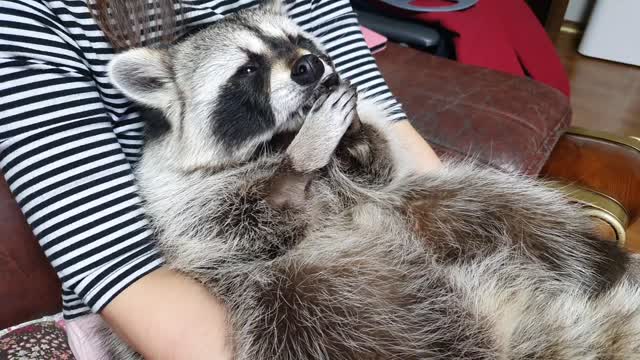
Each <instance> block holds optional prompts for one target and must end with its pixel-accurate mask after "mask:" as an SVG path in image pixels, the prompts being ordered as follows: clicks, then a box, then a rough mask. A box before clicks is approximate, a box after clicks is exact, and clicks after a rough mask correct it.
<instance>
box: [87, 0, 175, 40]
mask: <svg viewBox="0 0 640 360" xmlns="http://www.w3.org/2000/svg"><path fill="white" fill-rule="evenodd" d="M90 6H91V13H92V15H93V16H94V18H95V19H96V21H97V22H98V25H99V26H100V28H101V29H102V31H103V32H104V33H105V35H106V36H107V38H108V39H109V41H110V42H111V44H112V45H113V47H114V48H116V49H119V50H122V49H127V48H132V47H137V46H144V45H147V41H149V40H153V41H155V42H160V43H170V42H172V41H173V40H175V37H176V36H177V26H178V23H179V18H180V15H181V14H180V11H179V10H176V9H179V8H180V7H179V0H94V1H92V2H91V5H90ZM151 34H153V35H154V36H153V39H150V36H151ZM143 39H146V41H143Z"/></svg>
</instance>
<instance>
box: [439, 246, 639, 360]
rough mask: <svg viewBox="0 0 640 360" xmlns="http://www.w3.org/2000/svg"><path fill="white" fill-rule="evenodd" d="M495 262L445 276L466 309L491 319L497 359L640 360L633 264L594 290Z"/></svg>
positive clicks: (527, 268) (525, 266)
mask: <svg viewBox="0 0 640 360" xmlns="http://www.w3.org/2000/svg"><path fill="white" fill-rule="evenodd" d="M493 260H497V261H495V262H492V263H489V262H487V261H484V262H479V263H476V264H475V265H471V266H462V267H459V268H457V269H455V270H452V271H451V273H450V274H451V275H452V277H451V278H452V279H453V281H452V284H453V286H454V287H456V288H458V289H460V290H462V291H461V293H462V294H464V295H463V296H462V297H463V298H464V300H462V301H463V302H464V303H465V306H467V307H469V308H471V313H473V314H475V315H476V318H477V319H484V320H486V321H487V322H488V326H486V327H485V328H487V329H491V330H490V332H492V335H490V338H493V339H494V340H493V341H495V344H494V349H495V352H496V353H497V354H496V355H497V356H496V358H497V359H510V360H525V359H544V360H574V359H575V360H578V359H580V360H583V359H584V360H596V359H597V360H604V359H606V360H619V359H620V360H621V359H640V286H639V281H638V278H637V274H636V271H635V269H634V268H633V267H634V266H635V261H636V260H635V259H634V260H632V264H631V265H630V267H629V270H628V271H627V273H625V274H624V275H623V277H622V278H621V279H620V280H619V281H618V282H616V284H614V285H613V286H612V287H611V288H609V289H608V290H605V291H602V292H599V293H594V292H592V291H589V290H588V289H586V288H584V287H582V286H575V285H571V284H569V283H566V282H564V281H562V280H561V279H557V278H555V276H554V275H550V274H549V273H546V272H544V271H541V270H540V269H539V268H538V269H536V267H535V266H533V265H530V264H521V265H516V264H514V263H511V264H507V263H505V262H503V261H501V260H504V258H502V259H500V255H496V256H494V257H493ZM489 261H491V260H489ZM505 267H506V268H508V269H505ZM505 270H507V271H505ZM511 276H512V277H511ZM505 277H506V278H505ZM509 277H511V278H509Z"/></svg>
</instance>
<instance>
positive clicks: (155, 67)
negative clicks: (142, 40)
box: [107, 48, 175, 109]
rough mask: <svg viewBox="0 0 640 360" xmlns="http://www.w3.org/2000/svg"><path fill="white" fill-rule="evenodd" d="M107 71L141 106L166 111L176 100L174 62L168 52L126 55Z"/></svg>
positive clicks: (137, 51)
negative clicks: (172, 67)
mask: <svg viewBox="0 0 640 360" xmlns="http://www.w3.org/2000/svg"><path fill="white" fill-rule="evenodd" d="M107 71H108V73H109V78H110V79H111V83H112V84H113V85H114V86H115V87H117V88H118V89H120V91H122V92H123V93H124V94H125V95H126V96H127V97H129V98H130V99H132V100H134V101H136V102H139V103H140V104H143V105H146V106H149V107H152V108H156V109H164V108H165V107H166V106H167V105H168V104H169V103H170V102H171V101H172V100H173V99H174V98H175V88H174V83H173V75H172V73H173V72H172V69H171V60H170V58H169V52H168V50H166V49H148V48H139V49H133V50H129V51H126V52H124V53H121V54H118V55H116V56H115V57H114V58H113V59H112V60H111V62H110V63H109V66H108V70H107Z"/></svg>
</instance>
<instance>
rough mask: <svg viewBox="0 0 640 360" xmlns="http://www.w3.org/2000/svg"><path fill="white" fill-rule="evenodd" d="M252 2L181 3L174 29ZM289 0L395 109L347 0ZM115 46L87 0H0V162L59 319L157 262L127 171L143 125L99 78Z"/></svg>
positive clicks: (97, 303) (363, 84) (292, 11)
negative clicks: (56, 282)
mask: <svg viewBox="0 0 640 360" xmlns="http://www.w3.org/2000/svg"><path fill="white" fill-rule="evenodd" d="M258 2H259V1H255V0H182V2H181V3H182V5H181V6H182V13H183V20H182V22H181V25H182V26H181V29H183V31H184V32H189V29H196V28H199V27H202V26H204V25H206V24H209V23H212V22H214V21H216V20H218V19H220V18H221V17H223V16H225V15H226V14H229V13H231V12H234V11H237V10H239V9H241V8H245V7H250V6H255V5H256V4H257V3H258ZM288 3H289V4H288V12H289V15H290V16H291V17H292V18H293V19H294V20H295V21H296V22H297V23H298V24H299V25H300V26H302V27H303V28H304V29H305V30H307V31H309V32H311V33H313V34H315V35H316V36H318V37H319V38H320V39H321V41H323V43H324V44H325V46H326V48H327V50H328V52H329V54H330V55H331V57H332V59H333V60H334V62H335V65H336V67H337V70H338V72H339V73H340V74H341V75H342V76H343V77H344V78H347V79H349V80H351V82H352V83H354V84H355V85H356V86H357V87H358V88H359V90H360V91H362V92H364V94H365V96H370V97H373V98H375V99H377V100H379V101H381V102H383V103H386V105H388V106H389V108H392V109H393V110H395V112H394V114H395V115H394V117H395V118H396V119H402V118H404V114H403V113H402V110H401V109H400V106H399V105H398V104H397V102H396V101H395V100H394V98H393V97H392V95H391V93H390V92H389V89H388V88H387V86H386V84H385V82H384V80H383V79H382V77H381V75H380V73H379V72H378V69H377V67H376V64H375V61H374V60H373V58H372V56H371V53H370V52H369V50H368V48H367V47H366V44H365V42H364V39H363V37H362V34H361V33H360V30H359V27H358V23H357V19H356V17H355V14H354V13H353V10H352V9H351V7H350V4H349V1H348V0H290V1H288ZM113 55H114V50H113V48H112V47H111V45H110V44H109V42H108V41H107V39H106V37H105V35H104V33H103V32H102V31H101V30H100V28H99V27H98V25H97V23H96V21H95V20H94V19H93V17H92V16H91V14H90V12H89V8H88V6H87V0H59V1H54V0H6V1H4V0H3V1H1V2H0V168H1V169H2V172H3V174H4V177H5V179H6V181H7V183H8V184H9V187H10V189H11V191H12V193H13V194H14V196H15V198H16V201H17V202H18V204H19V206H20V208H21V210H22V212H23V213H24V215H25V217H26V219H27V221H28V223H29V224H30V226H31V228H32V230H33V232H34V234H35V235H36V237H37V239H38V241H39V243H40V245H41V247H42V249H43V250H44V252H45V254H46V256H47V258H48V260H49V261H50V262H51V264H52V265H53V267H54V269H55V270H56V272H57V274H58V276H59V277H60V279H61V281H62V296H63V308H64V314H65V317H66V318H68V319H70V318H74V317H77V316H79V315H83V314H87V313H89V312H91V311H93V312H99V311H100V310H101V309H102V308H103V307H104V306H105V305H106V304H108V303H109V301H111V300H112V299H113V298H114V297H115V296H116V295H117V294H118V293H120V292H121V291H122V290H124V289H125V288H126V287H127V286H128V285H129V284H131V283H133V282H134V281H136V280H137V279H138V278H140V277H142V276H144V275H145V274H147V273H148V272H150V271H152V270H154V269H156V268H158V267H159V266H161V265H162V263H163V260H162V257H161V256H160V255H159V254H158V253H157V251H156V250H155V249H154V247H153V242H152V233H151V231H150V229H149V224H148V222H147V220H146V218H145V214H144V212H143V209H142V207H141V199H140V196H139V195H138V191H137V188H136V182H135V179H134V176H133V173H132V165H133V164H135V162H136V161H137V159H138V157H139V156H140V150H141V146H142V141H143V137H142V134H141V132H142V130H143V123H142V120H141V117H140V115H139V113H138V112H137V111H136V108H135V107H134V106H133V105H132V104H131V102H130V101H128V100H127V99H126V98H125V97H124V96H123V95H122V94H121V93H120V92H118V91H117V90H116V89H114V88H113V86H112V85H111V84H110V83H109V81H108V78H107V74H106V73H105V70H106V65H107V63H108V62H109V60H110V59H111V58H112V56H113Z"/></svg>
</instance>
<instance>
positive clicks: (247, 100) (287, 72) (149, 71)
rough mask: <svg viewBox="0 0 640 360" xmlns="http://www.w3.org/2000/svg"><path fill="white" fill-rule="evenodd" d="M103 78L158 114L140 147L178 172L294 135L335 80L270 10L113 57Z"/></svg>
mask: <svg viewBox="0 0 640 360" xmlns="http://www.w3.org/2000/svg"><path fill="white" fill-rule="evenodd" d="M109 72H110V76H111V79H112V81H113V83H114V84H115V86H116V87H118V88H119V89H120V90H122V92H123V93H124V94H125V95H127V96H128V97H129V98H131V99H132V100H134V101H136V102H138V103H140V104H142V105H145V106H147V107H151V108H153V109H156V110H160V111H161V112H162V113H163V115H164V116H163V118H164V120H163V121H165V122H164V123H160V124H158V122H157V121H152V122H151V123H149V124H147V126H148V130H150V133H151V134H154V135H155V137H153V138H151V139H148V140H147V141H148V142H153V141H156V142H157V141H161V142H162V144H163V145H162V146H163V147H169V148H170V149H171V151H173V152H174V154H175V157H176V160H179V161H180V162H182V163H183V164H184V166H186V167H198V166H210V165H212V163H220V162H225V161H233V160H242V159H245V158H246V157H248V156H250V154H251V153H252V152H253V151H255V149H256V148H257V147H258V146H259V145H260V144H261V143H263V142H265V141H267V140H269V139H271V138H272V137H273V135H274V134H276V133H279V132H282V131H285V130H297V129H298V128H299V126H300V125H301V121H302V119H303V114H304V113H305V111H306V110H308V108H309V107H310V106H311V105H312V104H313V102H314V100H315V99H316V98H317V97H318V95H319V94H320V93H322V91H324V90H326V89H327V88H328V87H330V86H331V85H334V84H337V83H338V82H339V79H338V76H337V74H336V72H335V70H334V68H333V65H332V63H331V61H330V59H329V57H328V56H327V54H326V53H325V51H324V50H323V48H322V45H321V44H320V43H319V41H317V40H316V39H315V38H314V37H313V36H312V35H310V34H308V33H306V32H304V31H303V30H302V29H300V28H299V27H298V26H297V25H296V24H294V23H293V22H292V21H291V20H290V19H288V18H287V17H286V16H285V15H284V10H283V9H282V8H281V7H280V6H279V4H278V3H277V2H273V3H269V4H267V5H264V6H262V7H260V8H257V9H252V10H244V11H240V12H238V13H236V14H234V15H230V16H228V17H227V18H225V19H223V20H220V21H219V22H218V23H215V24H213V25H211V26H210V27H208V28H206V29H204V30H201V31H200V32H198V33H196V34H194V35H192V36H190V37H187V38H186V39H185V40H183V41H181V42H179V43H178V44H176V45H173V46H172V47H170V48H168V49H150V48H143V49H134V50H130V51H127V52H125V53H123V54H120V55H117V56H116V57H115V58H114V59H113V61H112V62H111V64H110V68H109ZM156 120H157V119H156ZM149 127H151V128H150V129H149Z"/></svg>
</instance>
